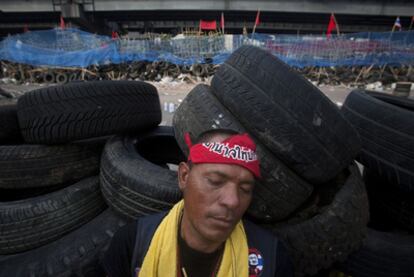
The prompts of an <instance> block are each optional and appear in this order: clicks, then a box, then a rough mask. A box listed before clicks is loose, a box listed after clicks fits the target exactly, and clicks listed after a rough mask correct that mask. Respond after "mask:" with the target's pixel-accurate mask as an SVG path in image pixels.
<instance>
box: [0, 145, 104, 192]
mask: <svg viewBox="0 0 414 277" xmlns="http://www.w3.org/2000/svg"><path fill="white" fill-rule="evenodd" d="M101 152H102V146H100V145H90V144H84V145H83V144H82V142H79V143H76V144H68V145H54V146H46V145H30V144H26V145H3V146H0V188H7V189H21V188H37V187H47V186H53V185H60V184H65V183H71V182H75V181H78V180H80V179H82V178H86V177H90V176H93V175H96V174H97V173H98V172H99V162H100V154H101Z"/></svg>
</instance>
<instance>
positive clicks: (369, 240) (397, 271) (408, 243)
mask: <svg viewBox="0 0 414 277" xmlns="http://www.w3.org/2000/svg"><path fill="white" fill-rule="evenodd" d="M413 261H414V236H413V235H408V234H403V233H399V232H395V231H394V232H380V231H376V230H374V229H368V234H367V237H366V238H365V240H364V242H363V245H362V247H361V249H359V250H358V251H357V252H355V253H352V254H351V255H350V256H349V257H348V259H347V260H346V262H345V263H344V264H343V265H342V266H341V270H342V271H344V272H346V273H347V274H349V275H351V276H353V277H372V276H375V277H403V276H404V277H405V276H413V272H414V263H413Z"/></svg>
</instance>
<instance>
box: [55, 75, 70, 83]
mask: <svg viewBox="0 0 414 277" xmlns="http://www.w3.org/2000/svg"><path fill="white" fill-rule="evenodd" d="M68 80H69V76H68V73H66V72H60V73H57V74H56V84H58V85H64V84H66V83H67V82H68Z"/></svg>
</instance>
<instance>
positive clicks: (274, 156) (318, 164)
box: [173, 46, 369, 276]
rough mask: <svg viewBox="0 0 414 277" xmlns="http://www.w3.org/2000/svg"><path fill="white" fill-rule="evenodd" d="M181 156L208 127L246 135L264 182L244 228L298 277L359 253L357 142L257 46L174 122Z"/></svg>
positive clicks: (190, 99) (363, 217) (235, 59)
mask: <svg viewBox="0 0 414 277" xmlns="http://www.w3.org/2000/svg"><path fill="white" fill-rule="evenodd" d="M173 127H174V130H175V136H176V138H177V141H178V143H179V145H180V146H181V149H182V150H183V152H185V153H186V152H188V149H187V147H186V144H185V142H184V137H183V134H184V132H187V131H188V132H190V134H191V136H192V139H193V140H194V138H195V137H197V136H198V135H199V134H200V133H202V132H204V131H206V130H208V129H211V128H224V129H232V130H235V131H239V132H248V133H250V134H251V136H252V137H253V139H254V140H255V142H256V144H257V152H258V155H259V157H260V158H261V172H262V175H263V178H262V180H260V181H259V182H258V183H257V185H256V187H255V192H254V197H253V202H252V204H251V206H250V207H249V209H248V215H249V217H250V219H251V220H253V221H256V222H258V223H260V224H262V225H263V226H264V227H266V228H268V229H269V230H271V231H273V232H274V233H275V234H277V235H278V237H280V238H281V239H282V240H283V241H284V242H285V243H286V245H287V247H288V250H289V252H290V254H291V256H292V257H293V260H294V266H295V271H296V275H297V276H305V275H314V274H316V273H318V272H319V271H320V270H321V269H323V268H330V267H331V266H332V265H333V264H334V263H335V262H340V261H345V260H346V258H347V257H348V255H349V254H350V253H352V252H353V251H355V250H357V249H359V247H360V245H361V243H362V240H363V238H364V237H365V235H366V231H367V227H366V226H367V222H368V217H369V214H368V201H367V194H366V190H365V186H364V183H363V180H362V177H361V175H360V172H359V170H358V169H357V166H356V165H355V164H354V162H353V160H354V158H355V156H356V155H357V154H358V153H359V151H360V139H359V137H358V134H357V132H356V131H355V130H354V128H353V127H352V125H351V124H350V123H349V122H348V121H347V120H346V119H345V118H344V117H343V115H342V114H341V112H340V110H339V109H338V108H337V107H336V106H335V105H334V104H333V103H332V102H331V101H330V100H329V99H328V98H327V97H325V96H324V95H323V94H322V92H321V91H319V90H318V89H317V88H316V87H314V86H313V85H312V84H311V83H309V82H308V81H307V80H306V79H304V78H303V77H302V76H300V75H298V74H297V73H295V72H294V71H293V70H292V69H291V68H289V67H288V66H287V65H286V64H284V63H283V62H281V61H280V60H278V59H277V58H276V57H274V56H273V55H271V54H270V53H267V52H266V51H263V50H260V49H258V48H256V47H250V46H244V47H241V48H239V49H238V50H237V51H235V52H234V53H233V54H232V55H231V57H230V58H229V59H228V60H227V61H226V62H225V63H224V64H222V65H221V66H220V68H219V69H218V71H217V72H216V74H215V75H214V77H213V79H212V82H211V87H210V86H206V85H198V86H197V87H195V88H194V89H193V90H192V91H191V92H190V93H189V94H188V95H187V97H186V98H185V99H184V101H183V102H182V103H181V105H180V106H179V107H178V109H177V111H176V113H175V114H174V118H173Z"/></svg>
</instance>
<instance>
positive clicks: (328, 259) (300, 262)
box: [273, 165, 369, 276]
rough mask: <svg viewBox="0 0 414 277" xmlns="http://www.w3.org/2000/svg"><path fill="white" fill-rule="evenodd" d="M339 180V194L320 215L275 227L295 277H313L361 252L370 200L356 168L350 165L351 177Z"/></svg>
mask: <svg viewBox="0 0 414 277" xmlns="http://www.w3.org/2000/svg"><path fill="white" fill-rule="evenodd" d="M346 171H348V170H346ZM341 179H345V181H343V180H342V181H340V180H341ZM338 181H339V182H340V183H342V186H341V187H340V189H339V191H338V192H337V193H336V194H335V196H334V198H333V200H332V201H331V203H327V205H326V206H324V207H322V208H320V209H319V212H318V213H317V214H315V215H313V216H312V217H310V218H308V219H306V220H301V221H300V222H297V223H293V222H294V221H295V219H294V218H292V219H291V222H285V223H282V224H279V225H278V226H275V227H273V231H274V232H275V234H276V235H277V236H278V237H279V238H281V239H282V240H283V241H284V242H285V243H286V246H287V248H288V251H289V252H290V254H291V257H292V258H293V261H294V269H295V272H296V276H305V275H307V274H309V275H314V274H316V273H317V272H318V271H319V270H321V269H323V268H329V267H330V266H331V265H332V264H333V263H334V262H343V261H345V259H346V258H347V256H348V255H349V254H350V253H352V252H354V251H356V250H357V249H359V247H360V245H361V243H362V240H363V238H364V237H365V235H366V231H367V227H366V226H367V223H368V219H369V211H368V199H367V194H366V191H365V186H364V183H363V181H362V177H361V175H360V173H359V170H358V168H357V166H356V165H352V166H350V167H349V174H348V176H345V177H343V176H338V180H337V181H336V182H338Z"/></svg>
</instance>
